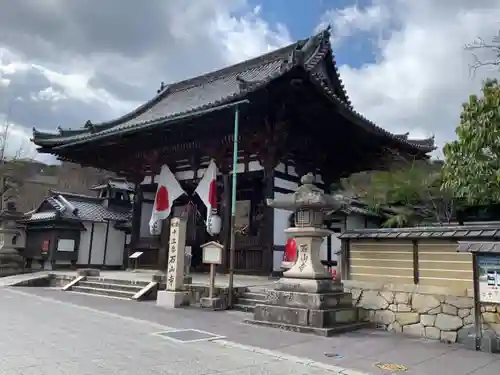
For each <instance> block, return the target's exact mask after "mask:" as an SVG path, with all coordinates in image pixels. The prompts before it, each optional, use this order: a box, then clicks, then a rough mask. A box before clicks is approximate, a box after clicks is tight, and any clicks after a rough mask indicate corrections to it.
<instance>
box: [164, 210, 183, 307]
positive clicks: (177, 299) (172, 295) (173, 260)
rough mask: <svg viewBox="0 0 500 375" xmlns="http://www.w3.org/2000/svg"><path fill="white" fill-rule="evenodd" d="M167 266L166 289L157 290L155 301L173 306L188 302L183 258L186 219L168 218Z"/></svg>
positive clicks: (166, 305)
mask: <svg viewBox="0 0 500 375" xmlns="http://www.w3.org/2000/svg"><path fill="white" fill-rule="evenodd" d="M168 246H169V248H168V266H167V267H168V268H167V277H166V280H165V282H166V290H161V291H159V292H158V296H157V300H156V303H157V305H158V306H161V307H168V308H175V307H180V306H183V305H186V304H188V302H189V299H188V292H187V291H186V290H185V288H184V260H185V252H186V250H185V247H186V219H184V218H179V217H173V218H172V219H171V220H170V239H169V245H168Z"/></svg>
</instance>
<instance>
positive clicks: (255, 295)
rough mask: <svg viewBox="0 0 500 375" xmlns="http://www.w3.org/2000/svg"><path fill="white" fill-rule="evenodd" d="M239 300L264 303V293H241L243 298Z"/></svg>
mask: <svg viewBox="0 0 500 375" xmlns="http://www.w3.org/2000/svg"><path fill="white" fill-rule="evenodd" d="M241 298H247V299H252V300H257V301H265V300H266V294H265V293H255V292H246V293H243V296H241Z"/></svg>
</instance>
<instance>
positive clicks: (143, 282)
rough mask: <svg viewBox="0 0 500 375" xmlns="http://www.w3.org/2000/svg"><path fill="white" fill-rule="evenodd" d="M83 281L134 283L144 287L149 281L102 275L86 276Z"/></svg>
mask: <svg viewBox="0 0 500 375" xmlns="http://www.w3.org/2000/svg"><path fill="white" fill-rule="evenodd" d="M85 281H88V282H96V283H105V284H119V285H136V286H139V287H141V288H144V287H145V286H147V285H148V284H149V281H139V280H137V281H136V280H123V279H108V278H103V277H94V276H92V277H87V278H86V280H85Z"/></svg>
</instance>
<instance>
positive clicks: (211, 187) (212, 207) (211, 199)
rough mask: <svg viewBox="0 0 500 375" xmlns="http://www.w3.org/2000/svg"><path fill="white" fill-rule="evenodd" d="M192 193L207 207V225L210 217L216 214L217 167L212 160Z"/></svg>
mask: <svg viewBox="0 0 500 375" xmlns="http://www.w3.org/2000/svg"><path fill="white" fill-rule="evenodd" d="M194 192H195V193H196V194H198V195H199V197H200V198H201V200H202V202H203V203H204V204H205V206H206V207H207V220H206V223H208V222H209V221H210V218H211V216H212V215H213V214H216V213H217V166H216V165H215V162H214V161H213V160H211V161H210V164H208V168H207V170H206V171H205V174H204V175H203V178H202V179H201V181H200V183H199V184H198V187H197V188H196V190H195V191H194Z"/></svg>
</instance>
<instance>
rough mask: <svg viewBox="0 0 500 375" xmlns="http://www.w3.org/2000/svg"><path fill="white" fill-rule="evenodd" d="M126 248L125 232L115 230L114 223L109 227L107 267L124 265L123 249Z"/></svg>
mask: <svg viewBox="0 0 500 375" xmlns="http://www.w3.org/2000/svg"><path fill="white" fill-rule="evenodd" d="M124 246H125V232H122V231H119V230H117V229H115V228H114V223H113V222H111V223H110V225H109V232H108V244H107V250H106V262H105V265H106V266H121V265H122V264H123V248H124Z"/></svg>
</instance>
